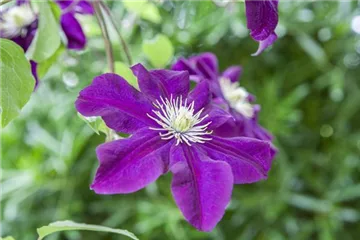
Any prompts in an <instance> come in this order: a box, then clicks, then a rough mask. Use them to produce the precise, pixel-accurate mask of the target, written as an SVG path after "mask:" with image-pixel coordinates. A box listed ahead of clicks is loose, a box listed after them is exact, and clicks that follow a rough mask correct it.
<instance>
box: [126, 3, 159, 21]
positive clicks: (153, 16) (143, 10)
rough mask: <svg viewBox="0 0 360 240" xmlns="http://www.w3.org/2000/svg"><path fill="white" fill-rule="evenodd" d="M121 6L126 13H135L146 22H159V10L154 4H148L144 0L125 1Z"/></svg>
mask: <svg viewBox="0 0 360 240" xmlns="http://www.w3.org/2000/svg"><path fill="white" fill-rule="evenodd" d="M123 4H124V6H125V8H126V9H127V10H128V11H131V12H134V13H136V14H137V15H139V16H140V17H141V18H142V19H145V20H148V21H150V22H153V23H160V22H161V15H160V12H159V9H158V8H157V7H156V5H155V4H154V3H151V2H148V1H146V0H137V1H132V0H127V1H123Z"/></svg>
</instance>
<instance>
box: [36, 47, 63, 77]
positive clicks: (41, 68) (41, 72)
mask: <svg viewBox="0 0 360 240" xmlns="http://www.w3.org/2000/svg"><path fill="white" fill-rule="evenodd" d="M64 51H65V47H64V45H60V46H59V48H58V49H57V50H56V52H55V53H54V54H53V55H52V56H51V57H50V58H48V59H47V60H45V61H44V62H41V63H39V64H38V65H37V73H38V76H39V78H40V79H41V78H43V77H44V76H45V74H46V73H47V72H48V71H49V69H50V67H51V66H52V65H53V64H54V63H55V62H56V60H57V59H58V58H59V57H60V56H61V54H62V53H63V52H64Z"/></svg>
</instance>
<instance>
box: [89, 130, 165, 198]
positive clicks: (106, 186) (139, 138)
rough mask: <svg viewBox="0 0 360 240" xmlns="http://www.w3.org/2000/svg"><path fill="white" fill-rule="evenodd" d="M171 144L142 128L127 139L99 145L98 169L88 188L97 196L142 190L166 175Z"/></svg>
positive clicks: (97, 151) (97, 150)
mask: <svg viewBox="0 0 360 240" xmlns="http://www.w3.org/2000/svg"><path fill="white" fill-rule="evenodd" d="M171 144H172V142H171V141H170V142H169V141H168V142H166V141H164V140H161V139H160V137H159V135H158V133H157V132H155V131H151V130H148V129H142V130H140V131H138V132H136V133H135V134H134V135H133V136H131V137H130V138H128V139H122V140H116V141H113V142H109V143H105V144H102V145H100V146H99V147H98V148H97V149H96V154H97V156H98V159H99V162H100V166H99V168H98V170H97V172H96V176H95V180H94V182H93V184H92V185H91V189H93V190H94V191H95V192H96V193H98V194H119V193H131V192H135V191H138V190H140V189H142V188H143V187H145V186H147V185H148V184H150V183H152V182H154V181H155V180H156V179H157V178H158V177H159V176H160V175H162V174H163V173H165V172H167V169H168V163H169V151H170V146H171Z"/></svg>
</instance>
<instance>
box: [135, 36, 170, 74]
mask: <svg viewBox="0 0 360 240" xmlns="http://www.w3.org/2000/svg"><path fill="white" fill-rule="evenodd" d="M142 49H143V52H144V53H145V55H146V57H147V58H148V59H149V61H150V63H151V64H152V65H153V66H154V67H156V68H162V67H165V66H166V65H167V64H168V63H169V61H170V60H171V59H172V57H173V56H174V47H173V45H172V43H171V41H170V40H169V38H168V37H167V36H165V35H163V34H158V35H157V36H156V37H155V38H154V39H152V40H146V41H144V42H143V45H142Z"/></svg>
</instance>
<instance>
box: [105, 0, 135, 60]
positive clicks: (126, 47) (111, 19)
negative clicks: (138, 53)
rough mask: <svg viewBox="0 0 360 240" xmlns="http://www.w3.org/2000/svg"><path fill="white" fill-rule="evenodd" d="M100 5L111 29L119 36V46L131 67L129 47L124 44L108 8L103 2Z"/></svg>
mask: <svg viewBox="0 0 360 240" xmlns="http://www.w3.org/2000/svg"><path fill="white" fill-rule="evenodd" d="M100 5H101V6H102V8H103V9H104V10H105V12H106V14H107V15H108V17H109V19H110V21H111V23H112V25H113V27H114V28H115V30H116V32H117V34H118V35H119V38H120V42H121V46H122V48H123V50H124V52H125V55H126V58H127V61H128V63H129V65H130V66H131V65H132V58H131V54H130V50H129V47H128V45H127V44H126V41H125V40H124V38H123V36H122V34H121V32H120V30H119V28H118V27H117V24H116V22H115V18H114V16H113V15H112V13H111V11H110V9H109V7H108V6H107V5H106V4H105V3H104V2H101V3H100Z"/></svg>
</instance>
